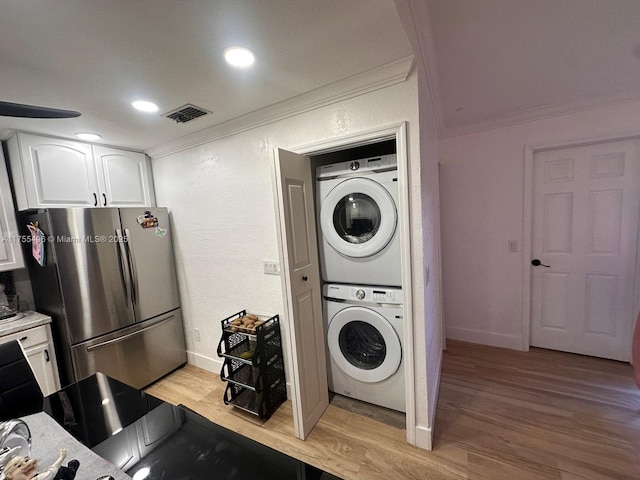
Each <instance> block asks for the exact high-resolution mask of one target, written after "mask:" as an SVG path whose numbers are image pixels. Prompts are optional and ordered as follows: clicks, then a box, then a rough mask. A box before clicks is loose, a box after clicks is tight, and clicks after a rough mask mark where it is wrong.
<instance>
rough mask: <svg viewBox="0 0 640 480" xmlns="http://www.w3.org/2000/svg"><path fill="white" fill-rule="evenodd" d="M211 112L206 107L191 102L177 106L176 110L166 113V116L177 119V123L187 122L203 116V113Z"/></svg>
mask: <svg viewBox="0 0 640 480" xmlns="http://www.w3.org/2000/svg"><path fill="white" fill-rule="evenodd" d="M208 113H211V112H210V111H208V110H205V109H204V108H200V107H196V106H195V105H191V104H190V103H188V104H186V105H183V106H182V107H180V108H176V109H175V110H172V111H170V112H169V113H166V114H165V115H164V116H165V117H167V118H169V119H171V120H175V121H176V123H187V122H190V121H191V120H195V119H196V118H198V117H202V116H203V115H207V114H208Z"/></svg>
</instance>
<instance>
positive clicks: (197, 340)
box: [193, 328, 200, 342]
mask: <svg viewBox="0 0 640 480" xmlns="http://www.w3.org/2000/svg"><path fill="white" fill-rule="evenodd" d="M193 336H194V337H195V339H196V342H199V341H200V329H199V328H194V329H193Z"/></svg>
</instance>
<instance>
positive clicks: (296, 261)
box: [274, 149, 329, 439]
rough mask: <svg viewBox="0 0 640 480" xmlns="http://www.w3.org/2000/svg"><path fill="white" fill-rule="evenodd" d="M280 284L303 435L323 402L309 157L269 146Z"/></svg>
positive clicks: (297, 428) (298, 432) (325, 395)
mask: <svg viewBox="0 0 640 480" xmlns="http://www.w3.org/2000/svg"><path fill="white" fill-rule="evenodd" d="M274 169H275V179H274V180H275V194H276V196H277V205H278V219H279V232H280V242H281V258H282V276H283V289H284V292H285V297H286V301H285V308H286V317H287V319H288V323H287V327H288V333H289V343H290V348H291V350H290V358H291V365H292V373H293V378H292V379H291V385H292V392H293V399H292V400H293V421H294V428H295V433H296V436H297V437H298V438H302V439H304V438H306V437H307V435H308V434H309V432H311V429H312V428H313V427H314V426H315V424H316V423H317V421H318V419H319V418H320V416H321V415H322V413H323V412H324V411H325V409H326V408H327V406H328V405H329V388H328V385H327V370H326V360H325V348H324V329H323V325H322V302H321V290H320V273H319V268H318V253H317V248H318V247H317V243H316V227H315V217H314V207H313V183H312V182H313V179H312V178H311V166H310V161H309V157H305V156H302V155H297V154H295V153H292V152H288V151H286V150H281V149H276V150H275V151H274Z"/></svg>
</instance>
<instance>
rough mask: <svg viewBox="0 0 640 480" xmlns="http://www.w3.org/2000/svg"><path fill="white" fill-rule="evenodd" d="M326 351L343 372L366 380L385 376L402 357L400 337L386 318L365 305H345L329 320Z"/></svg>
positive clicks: (391, 371) (392, 371) (363, 380)
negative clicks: (327, 348)
mask: <svg viewBox="0 0 640 480" xmlns="http://www.w3.org/2000/svg"><path fill="white" fill-rule="evenodd" d="M327 343H328V346H329V354H330V355H331V358H332V359H333V361H334V362H335V363H336V365H337V366H338V367H339V368H340V369H341V370H342V371H344V372H345V373H346V374H347V375H349V376H350V377H352V378H355V379H356V380H359V381H361V382H366V383H375V382H381V381H383V380H386V379H387V378H389V377H390V376H391V375H393V374H394V373H396V371H397V370H398V367H400V362H401V360H402V346H401V344H400V339H399V338H398V335H397V333H396V331H395V330H394V328H393V326H392V325H391V323H389V321H388V320H387V319H386V318H384V317H383V316H382V315H380V314H379V313H378V312H376V311H374V310H371V309H370V308H365V307H347V308H345V309H344V310H340V311H339V312H338V313H336V315H334V317H333V318H332V319H331V321H330V322H329V328H328V331H327Z"/></svg>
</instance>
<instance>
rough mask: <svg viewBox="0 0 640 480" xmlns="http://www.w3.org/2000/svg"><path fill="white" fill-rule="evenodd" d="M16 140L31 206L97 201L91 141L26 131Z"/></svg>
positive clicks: (87, 204) (93, 203) (83, 204)
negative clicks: (51, 136)
mask: <svg viewBox="0 0 640 480" xmlns="http://www.w3.org/2000/svg"><path fill="white" fill-rule="evenodd" d="M18 140H19V143H20V156H21V158H22V168H23V175H24V185H25V188H26V194H27V199H28V204H29V207H30V208H38V207H95V206H97V205H98V179H97V177H96V169H95V164H94V162H93V153H92V151H91V146H90V145H87V144H84V143H80V142H72V141H69V140H62V139H57V138H47V137H38V136H36V135H27V134H19V137H18Z"/></svg>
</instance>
